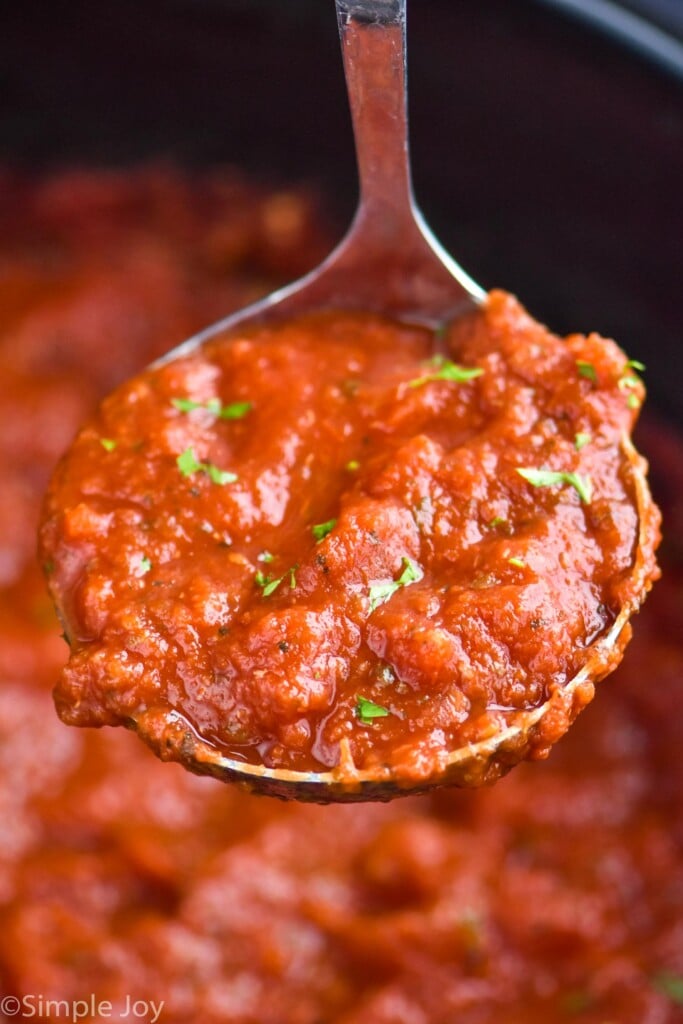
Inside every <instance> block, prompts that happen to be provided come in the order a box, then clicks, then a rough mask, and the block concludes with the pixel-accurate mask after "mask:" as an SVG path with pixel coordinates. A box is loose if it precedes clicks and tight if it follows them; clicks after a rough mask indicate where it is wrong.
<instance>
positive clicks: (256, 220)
mask: <svg viewBox="0 0 683 1024" xmlns="http://www.w3.org/2000/svg"><path fill="white" fill-rule="evenodd" d="M0 220H1V221H2V225H3V231H2V233H1V234H0V316H1V318H2V319H1V325H0V368H1V372H0V393H1V395H2V399H1V405H2V410H3V415H2V417H0V439H1V443H2V451H3V487H2V488H1V489H0V638H1V642H0V675H1V676H2V687H1V688H0V706H1V711H2V713H1V715H0V735H1V738H2V739H1V742H0V765H1V768H2V779H3V786H2V788H0V800H1V801H2V823H3V824H2V828H1V829H0V989H1V990H2V995H3V996H6V995H10V996H14V997H15V998H17V999H20V1000H24V999H26V998H28V997H36V996H38V995H43V996H44V997H45V998H50V999H62V1000H84V999H87V998H88V997H89V995H90V993H95V994H96V996H97V998H98V999H99V1000H109V1001H111V1003H112V1005H113V1011H112V1018H113V1019H116V1018H117V1014H119V1015H120V1014H121V1013H123V1012H125V1010H126V1006H127V1000H129V999H132V1000H134V1001H135V1000H147V1001H150V1002H151V1001H154V1002H155V1003H159V1002H163V1004H164V1005H163V1008H162V1011H161V1014H160V1017H159V1019H160V1020H161V1021H163V1022H172V1024H194V1022H197V1024H199V1022H202V1024H214V1022H215V1024H219V1022H227V1021H229V1022H230V1024H280V1022H281V1021H283V1020H287V1021H288V1022H292V1024H320V1022H322V1021H325V1022H328V1024H333V1022H334V1024H397V1022H400V1024H403V1022H411V1024H412V1022H420V1024H422V1022H429V1024H451V1022H452V1021H454V1020H457V1021H458V1024H500V1022H505V1024H522V1022H523V1024H540V1022H543V1024H549V1022H551V1024H556V1022H565V1021H567V1022H571V1021H574V1020H576V1021H581V1022H582V1024H606V1022H608V1021H613V1022H619V1024H642V1022H645V1021H647V1022H651V1024H654V1022H656V1024H676V1022H677V1021H680V1019H681V1015H682V1014H683V1009H682V1000H683V995H682V993H681V986H682V985H683V924H682V922H683V849H682V847H683V758H682V756H681V751H682V749H683V747H682V744H681V724H680V723H681V719H680V707H681V705H682V704H683V649H682V647H681V639H680V638H681V632H682V629H683V549H681V547H680V543H679V538H680V537H681V536H683V497H682V496H683V447H682V446H681V444H680V442H679V441H678V439H677V438H676V437H675V436H674V435H673V434H672V433H671V431H670V430H660V429H659V428H657V426H656V425H654V424H653V423H652V422H650V423H649V424H648V423H644V424H643V430H642V432H641V435H640V437H641V444H642V446H643V448H644V450H645V451H646V452H647V454H648V456H649V457H650V459H651V462H652V468H653V485H654V487H655V491H656V495H657V497H658V500H659V501H660V503H661V505H662V507H663V510H664V514H665V518H666V521H667V523H668V529H667V537H668V538H669V539H668V540H667V541H666V542H665V545H664V547H663V551H662V563H663V566H664V576H663V579H662V581H661V582H660V583H659V584H658V585H657V587H656V588H655V589H654V590H653V593H652V596H651V598H650V599H649V601H648V603H647V604H646V606H645V608H644V609H643V612H642V613H641V615H640V616H639V619H638V623H637V626H638V628H637V630H636V635H635V638H634V640H633V643H632V645H631V647H630V648H629V654H628V657H627V658H626V660H625V662H624V663H623V664H622V665H621V666H620V668H619V669H618V671H617V672H616V673H615V675H614V676H613V677H611V679H610V680H609V681H607V682H605V683H604V684H603V685H602V688H601V694H600V699H599V700H598V701H597V702H595V704H594V705H593V706H592V707H591V708H589V709H588V711H587V712H586V714H585V715H583V716H581V718H580V720H579V721H578V722H577V723H576V724H575V725H574V727H573V728H572V730H571V731H570V733H569V734H568V736H567V737H566V738H565V739H564V741H563V742H562V743H561V744H559V745H558V746H557V747H556V748H555V749H554V750H553V752H552V755H551V757H550V758H549V759H548V760H547V761H546V762H545V763H543V764H537V765H533V766H527V765H522V766H520V767H519V768H518V769H516V771H515V772H514V773H512V775H510V776H509V777H508V778H506V779H504V780H502V781H501V782H500V783H498V784H497V785H496V786H495V787H493V788H491V789H485V790H478V791H476V792H474V791H472V792H465V791H443V792H439V793H435V794H433V795H428V796H423V797H419V798H418V797H412V798H409V799H406V800H403V801H398V802H394V803H393V804H390V805H362V806H354V807H327V808H320V807H312V806H302V805H296V804H282V803H280V802H278V801H272V800H267V799H258V798H254V797H250V796H248V795H246V794H245V793H243V792H241V791H240V790H239V789H237V788H235V787H226V786H219V785H216V784H215V782H213V781H212V780H209V779H201V778H198V777H196V776H193V775H191V774H189V773H187V772H185V771H183V770H182V769H181V768H179V767H178V766H175V765H162V764H159V763H158V762H157V761H156V760H155V759H154V758H153V757H152V756H151V754H150V753H149V752H148V751H146V750H145V748H144V747H143V746H142V745H141V744H139V743H138V742H137V741H136V740H135V738H134V737H132V736H131V735H130V734H128V733H127V732H126V731H125V730H122V729H118V730H113V729H102V730H75V729H69V730H67V729H65V728H64V727H63V726H62V725H61V723H60V722H59V721H58V719H57V718H56V717H55V715H54V711H53V707H52V702H51V700H50V693H49V690H50V687H51V686H52V684H53V682H54V680H55V678H56V677H57V674H58V672H59V669H60V666H61V664H62V662H63V660H64V652H65V647H64V644H63V641H62V640H61V639H60V638H59V627H58V626H57V625H56V623H55V621H54V616H53V613H52V611H51V607H50V602H49V599H48V598H47V596H46V595H45V594H44V592H43V582H42V579H41V575H40V570H39V568H38V567H37V566H36V565H35V564H34V562H35V560H34V553H33V548H34V536H35V529H36V526H37V518H38V507H39V503H40V498H41V495H42V492H43V490H44V488H45V485H46V482H47V478H48V475H49V473H50V471H51V469H52V466H53V464H54V462H55V460H56V458H57V457H58V456H59V455H60V454H61V452H62V451H63V450H64V449H65V448H66V446H67V444H68V443H69V441H70V439H71V437H72V435H73V433H74V431H75V430H76V428H77V426H78V424H79V423H80V422H81V421H82V420H83V419H84V418H85V416H86V415H88V414H89V413H90V411H91V410H92V408H93V406H94V403H95V401H96V400H97V398H98V397H99V395H100V394H101V393H103V392H105V391H107V390H109V389H111V388H112V387H113V386H114V385H115V384H116V383H117V379H116V378H117V377H118V378H119V379H125V378H126V377H128V376H129V375H130V374H131V373H133V372H135V371H136V370H138V369H139V368H140V367H141V366H144V365H145V364H146V363H147V362H148V361H149V360H150V359H152V358H154V357H155V356H156V355H158V354H160V353H161V351H162V350H163V349H164V348H165V347H167V346H168V344H169V343H172V342H173V341H180V340H181V339H182V338H183V337H185V336H187V335H188V334H189V333H191V331H192V330H193V329H195V328H198V327H200V326H201V325H202V324H203V323H205V322H207V321H210V320H212V319H213V318H215V317H217V316H218V315H219V314H221V313H224V312H225V311H226V309H229V308H231V307H238V306H240V305H242V304H243V303H244V302H245V301H246V300H247V299H248V298H251V297H253V296H254V295H255V293H256V292H257V291H258V290H259V289H260V290H262V291H265V290H268V289H269V288H270V287H272V285H273V284H275V283H277V280H278V279H281V278H284V277H288V276H293V274H295V273H297V272H298V271H299V270H302V269H304V267H305V265H306V263H311V264H312V263H314V262H315V261H316V259H317V258H318V256H319V255H320V254H321V251H324V249H325V243H324V241H322V242H321V240H320V234H319V231H318V229H317V228H316V226H315V217H314V216H313V214H312V213H311V211H310V207H309V204H308V201H307V200H306V199H305V198H304V197H301V196H296V195H289V194H287V195H283V194H279V195H266V194H263V193H261V192H259V191H258V190H256V189H254V188H252V187H251V186H249V185H247V184H245V183H244V182H243V181H242V180H241V179H240V178H239V176H236V175H234V174H227V173H222V174H215V175H212V176H205V177H203V178H199V177H198V178H197V179H195V180H189V179H188V178H185V177H183V176H182V175H180V174H178V173H172V172H169V171H145V172H136V173H132V172H129V173H126V174H116V175H112V174H105V173H94V172H90V173H87V174H85V173H83V174H68V175H61V176H55V177H52V178H47V179H45V180H43V181H39V182H33V183H32V182H29V181H26V180H23V179H18V178H15V177H13V176H11V175H6V176H5V178H4V179H3V189H2V190H0ZM207 223H210V224H213V225H214V228H213V229H212V231H211V232H210V234H209V236H207V234H206V231H205V228H206V224H207ZM112 351H115V352H116V360H114V361H112V358H111V353H112ZM107 454H108V453H107V452H106V451H105V450H104V449H102V458H104V457H105V456H106V455H107ZM577 507H578V506H577ZM47 568H48V570H49V568H50V567H49V566H48V567H47ZM25 1005H26V1006H30V1005H31V1004H30V1003H29V1004H25ZM34 1005H35V1004H34ZM36 1016H37V1015H36ZM14 1019H16V1018H14ZM52 1019H54V1017H53V1018H52ZM84 1019H94V1018H84ZM148 1019H151V1016H150V1017H148Z"/></svg>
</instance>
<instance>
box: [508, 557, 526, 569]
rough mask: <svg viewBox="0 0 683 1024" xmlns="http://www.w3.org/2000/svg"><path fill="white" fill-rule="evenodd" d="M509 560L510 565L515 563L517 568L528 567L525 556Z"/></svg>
mask: <svg viewBox="0 0 683 1024" xmlns="http://www.w3.org/2000/svg"><path fill="white" fill-rule="evenodd" d="M508 562H509V563H510V565H514V567H515V568H516V569H525V568H526V562H525V561H524V559H523V558H508Z"/></svg>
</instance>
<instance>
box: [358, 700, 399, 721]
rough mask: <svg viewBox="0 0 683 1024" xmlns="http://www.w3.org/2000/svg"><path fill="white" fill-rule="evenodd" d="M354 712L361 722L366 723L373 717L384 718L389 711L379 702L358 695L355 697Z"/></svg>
mask: <svg viewBox="0 0 683 1024" xmlns="http://www.w3.org/2000/svg"><path fill="white" fill-rule="evenodd" d="M356 714H357V715H358V717H359V718H360V720H361V722H364V723H365V724H368V723H369V722H372V721H373V719H375V718H386V717H387V716H388V715H390V714H391V712H390V711H389V710H388V708H383V707H382V705H381V704H375V703H374V701H371V700H368V699H367V697H360V696H359V697H357V698H356Z"/></svg>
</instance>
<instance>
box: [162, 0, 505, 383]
mask: <svg viewBox="0 0 683 1024" xmlns="http://www.w3.org/2000/svg"><path fill="white" fill-rule="evenodd" d="M336 7H337V19H338V23H339V35H340V39H341V46H342V55H343V60H344V71H345V77H346V85H347V91H348V97H349V104H350V107H351V113H352V117H353V128H354V138H355V143H356V157H357V166H358V177H359V183H360V202H359V205H358V209H357V211H356V215H355V217H354V219H353V222H352V224H351V227H350V229H349V231H348V233H347V234H346V236H345V237H344V238H343V240H342V241H341V243H340V244H339V245H338V246H337V248H336V249H335V250H334V251H333V252H332V253H331V255H330V256H329V257H328V258H327V259H326V260H325V261H324V262H323V263H322V264H321V265H320V266H319V267H317V268H316V269H315V270H313V271H312V272H311V273H310V274H308V275H306V277H304V278H302V279H301V280H299V281H296V282H295V283H294V284H291V285H289V286H288V287H286V288H283V289H281V290H279V291H277V292H274V293H273V294H272V295H269V296H267V297H266V298H265V299H262V300H261V301H260V302H257V303H255V304H254V305H252V306H249V307H248V308H246V309H244V310H240V311H239V312H237V313H234V314H233V315H232V316H229V317H227V318H226V319H225V320H222V321H220V322H219V323H217V324H213V325H211V326H210V327H208V328H206V330H203V331H200V332H199V333H198V334H196V335H194V336H193V337H192V338H190V339H188V340H187V341H185V342H183V344H181V345H179V346H178V347H176V348H174V349H173V350H172V351H171V352H169V353H167V354H166V355H165V356H164V357H163V358H162V359H161V360H159V361H158V362H159V363H164V362H168V361H169V360H172V359H175V358H177V357H179V356H184V355H187V354H188V353H189V352H191V351H192V350H193V349H195V348H196V347H197V346H198V345H201V344H202V343H203V342H205V341H208V340H215V339H216V338H217V337H219V336H220V335H222V334H226V335H227V334H230V333H233V332H235V331H238V330H240V329H244V328H245V327H247V326H248V325H249V324H254V323H264V322H267V321H273V320H279V319H282V318H284V317H291V316H296V315H297V314H300V313H304V312H311V311H313V310H315V309H362V310H370V311H373V312H378V313H384V314H387V315H389V316H393V317H397V318H399V319H404V320H409V321H411V322H413V323H421V324H425V325H427V326H431V327H437V326H438V325H439V324H440V323H442V322H444V321H445V320H450V319H452V318H453V317H454V316H455V315H457V313H459V312H460V311H463V310H465V309H469V308H471V307H472V305H473V304H477V303H479V302H481V301H482V299H483V297H484V295H485V292H484V290H483V289H482V288H480V287H479V285H478V284H476V283H475V282H474V281H473V280H472V278H471V277H470V276H469V275H468V274H467V273H466V272H465V271H464V270H463V269H462V267H460V266H459V265H458V264H457V263H456V262H455V260H453V259H452V258H451V256H449V255H448V253H447V252H446V251H445V250H444V249H443V248H442V246H441V245H440V244H439V242H438V241H437V240H436V238H435V237H434V235H433V234H432V232H431V231H430V229H429V227H428V226H427V225H426V223H425V221H424V219H423V217H422V215H421V213H420V211H419V209H418V208H417V205H416V203H415V199H414V196H413V188H412V179H411V173H410V157H409V149H408V110H407V85H406V0H353V2H352V0H336Z"/></svg>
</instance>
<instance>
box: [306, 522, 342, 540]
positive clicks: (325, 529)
mask: <svg viewBox="0 0 683 1024" xmlns="http://www.w3.org/2000/svg"><path fill="white" fill-rule="evenodd" d="M336 525H337V520H336V519H328V520H327V522H326V523H318V524H317V525H316V526H312V527H311V531H312V532H313V536H314V537H315V539H316V540H317V542H318V544H319V543H320V541H321V540H324V539H325V537H327V535H328V533H331V532H332V530H334V528H335V526H336Z"/></svg>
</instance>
